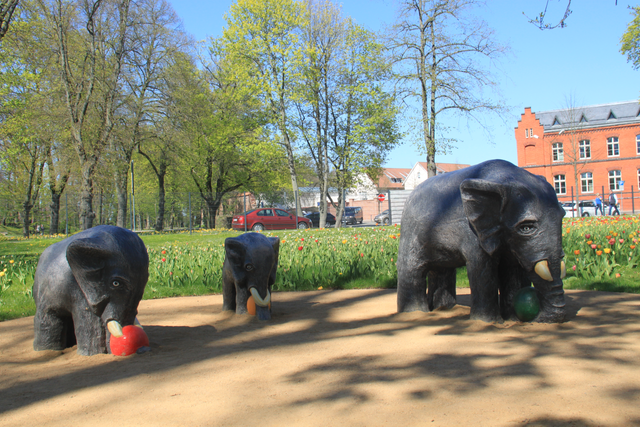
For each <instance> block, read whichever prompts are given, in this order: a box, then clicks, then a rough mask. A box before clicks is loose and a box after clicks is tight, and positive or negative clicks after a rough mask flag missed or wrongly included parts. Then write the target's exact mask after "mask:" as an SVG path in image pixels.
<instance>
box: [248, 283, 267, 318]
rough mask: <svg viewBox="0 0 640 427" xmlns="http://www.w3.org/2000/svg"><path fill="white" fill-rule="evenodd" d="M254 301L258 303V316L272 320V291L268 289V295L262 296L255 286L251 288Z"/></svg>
mask: <svg viewBox="0 0 640 427" xmlns="http://www.w3.org/2000/svg"><path fill="white" fill-rule="evenodd" d="M249 291H250V292H251V296H252V297H253V301H254V302H255V305H256V317H257V318H258V320H270V319H271V292H269V290H268V289H267V295H266V296H265V297H264V298H262V296H260V293H259V292H258V290H257V289H256V288H255V287H251V288H250V289H249Z"/></svg>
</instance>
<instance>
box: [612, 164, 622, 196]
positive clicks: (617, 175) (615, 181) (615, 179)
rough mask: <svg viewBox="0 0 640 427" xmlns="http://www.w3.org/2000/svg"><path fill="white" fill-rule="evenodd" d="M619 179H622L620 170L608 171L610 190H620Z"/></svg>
mask: <svg viewBox="0 0 640 427" xmlns="http://www.w3.org/2000/svg"><path fill="white" fill-rule="evenodd" d="M620 181H622V171H621V170H620V169H616V170H612V171H609V190H610V191H620Z"/></svg>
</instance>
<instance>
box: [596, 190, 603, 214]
mask: <svg viewBox="0 0 640 427" xmlns="http://www.w3.org/2000/svg"><path fill="white" fill-rule="evenodd" d="M593 204H594V205H596V213H595V215H596V216H597V215H598V209H600V215H604V209H603V207H602V199H601V198H600V194H596V199H595V200H594V201H593Z"/></svg>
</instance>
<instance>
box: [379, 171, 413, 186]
mask: <svg viewBox="0 0 640 427" xmlns="http://www.w3.org/2000/svg"><path fill="white" fill-rule="evenodd" d="M409 172H411V169H406V168H383V169H382V173H381V174H380V176H379V177H378V182H377V183H376V187H378V188H400V189H402V188H404V182H405V181H406V179H407V176H408V175H409ZM397 179H400V181H401V182H393V181H394V180H397Z"/></svg>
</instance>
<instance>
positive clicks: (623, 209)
mask: <svg viewBox="0 0 640 427" xmlns="http://www.w3.org/2000/svg"><path fill="white" fill-rule="evenodd" d="M598 193H599V194H601V195H602V197H601V199H602V206H603V208H604V209H605V212H607V213H608V212H609V194H610V193H611V191H610V190H608V191H606V192H605V187H604V186H602V187H601V188H600V189H597V188H596V189H595V191H594V192H593V193H587V194H580V195H579V199H580V202H584V201H589V202H593V201H594V200H595V198H596V194H598ZM613 193H614V194H615V195H616V197H617V198H618V210H619V211H620V213H627V214H635V213H636V210H640V193H639V192H638V191H636V190H634V188H633V186H631V187H630V189H629V191H614V192H613ZM558 201H560V202H562V203H564V202H572V201H573V202H575V201H576V197H575V191H574V188H573V187H571V188H569V191H568V194H562V195H558Z"/></svg>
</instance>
